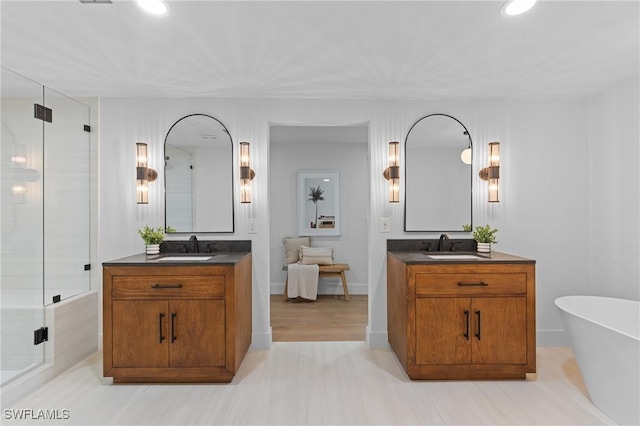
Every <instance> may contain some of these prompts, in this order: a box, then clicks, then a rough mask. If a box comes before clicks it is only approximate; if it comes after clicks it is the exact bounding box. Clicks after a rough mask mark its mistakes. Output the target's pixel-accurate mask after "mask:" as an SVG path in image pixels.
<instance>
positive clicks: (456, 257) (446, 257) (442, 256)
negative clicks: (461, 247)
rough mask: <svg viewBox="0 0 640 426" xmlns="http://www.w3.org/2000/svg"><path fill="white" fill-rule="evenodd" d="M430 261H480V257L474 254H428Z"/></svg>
mask: <svg viewBox="0 0 640 426" xmlns="http://www.w3.org/2000/svg"><path fill="white" fill-rule="evenodd" d="M427 256H429V257H430V258H432V259H438V260H468V259H480V256H476V255H474V254H428V255H427Z"/></svg>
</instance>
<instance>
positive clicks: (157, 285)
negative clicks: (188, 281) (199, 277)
mask: <svg viewBox="0 0 640 426" xmlns="http://www.w3.org/2000/svg"><path fill="white" fill-rule="evenodd" d="M151 288H182V284H154V285H152V286H151Z"/></svg>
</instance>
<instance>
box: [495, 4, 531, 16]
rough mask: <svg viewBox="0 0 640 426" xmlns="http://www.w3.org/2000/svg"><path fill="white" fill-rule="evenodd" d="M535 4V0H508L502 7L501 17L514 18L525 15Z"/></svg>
mask: <svg viewBox="0 0 640 426" xmlns="http://www.w3.org/2000/svg"><path fill="white" fill-rule="evenodd" d="M534 4H536V0H509V1H508V2H506V3H505V5H504V6H502V10H501V11H500V13H502V16H516V15H520V14H522V13H525V12H526V11H527V10H529V9H531V8H532V7H533V5H534Z"/></svg>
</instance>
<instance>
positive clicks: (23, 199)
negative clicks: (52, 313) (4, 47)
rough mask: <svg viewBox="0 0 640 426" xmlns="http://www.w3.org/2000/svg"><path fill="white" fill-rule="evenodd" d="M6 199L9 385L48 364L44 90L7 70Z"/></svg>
mask: <svg viewBox="0 0 640 426" xmlns="http://www.w3.org/2000/svg"><path fill="white" fill-rule="evenodd" d="M1 94H2V96H1V98H2V103H1V108H2V109H1V121H2V144H1V145H0V158H1V167H2V169H1V173H0V178H1V183H0V185H1V196H0V202H1V204H0V206H1V207H0V211H1V213H0V214H1V216H0V222H1V227H2V228H1V230H2V232H1V233H0V300H1V306H0V316H1V320H2V321H1V323H2V326H1V330H0V332H1V335H0V337H1V339H0V348H1V349H0V351H1V354H0V355H1V356H0V359H1V362H0V368H1V377H0V384H4V383H6V382H7V381H9V380H11V379H12V378H14V377H16V376H18V375H20V374H21V373H23V372H25V371H27V370H29V369H30V368H33V367H35V366H37V365H40V364H42V363H43V362H44V345H34V330H37V329H39V328H40V327H43V326H44V307H43V304H42V300H43V285H44V284H43V283H44V276H43V273H44V271H43V267H42V265H43V258H44V247H43V243H42V241H43V227H42V224H43V220H44V209H43V190H44V186H43V121H42V120H39V119H36V118H34V104H40V105H43V87H42V86H41V85H39V84H37V83H35V82H33V81H31V80H29V79H27V78H25V77H23V76H21V75H19V74H16V73H13V72H11V71H9V70H6V69H4V68H2V92H1Z"/></svg>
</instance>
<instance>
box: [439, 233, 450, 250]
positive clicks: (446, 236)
mask: <svg viewBox="0 0 640 426" xmlns="http://www.w3.org/2000/svg"><path fill="white" fill-rule="evenodd" d="M448 239H449V236H448V235H447V234H441V235H440V239H439V240H438V251H443V249H444V244H442V243H443V241H444V240H448Z"/></svg>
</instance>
